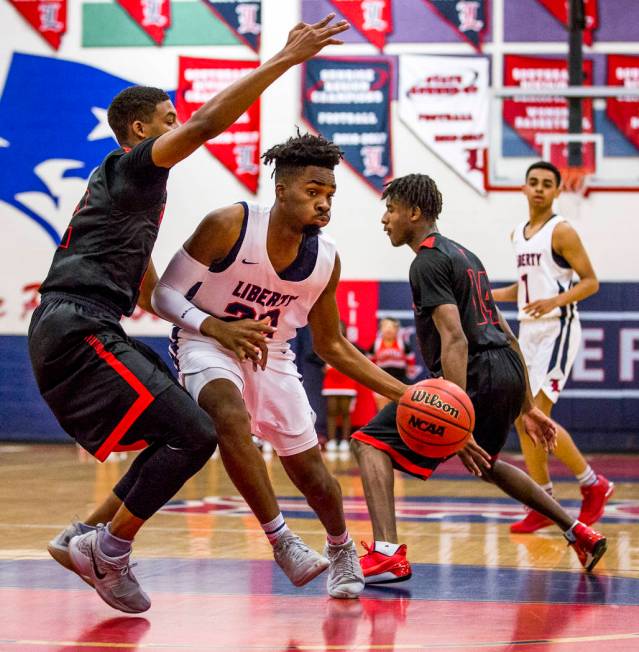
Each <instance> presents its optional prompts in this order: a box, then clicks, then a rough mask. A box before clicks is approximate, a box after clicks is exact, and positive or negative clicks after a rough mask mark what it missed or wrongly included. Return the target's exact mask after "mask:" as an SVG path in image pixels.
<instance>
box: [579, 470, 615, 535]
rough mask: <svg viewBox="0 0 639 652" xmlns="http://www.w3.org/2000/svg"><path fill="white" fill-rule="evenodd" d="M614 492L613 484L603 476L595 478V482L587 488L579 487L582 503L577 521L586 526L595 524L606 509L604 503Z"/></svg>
mask: <svg viewBox="0 0 639 652" xmlns="http://www.w3.org/2000/svg"><path fill="white" fill-rule="evenodd" d="M614 491H615V483H614V482H610V480H608V479H607V478H604V476H603V475H598V476H597V482H595V483H594V484H591V485H589V486H587V487H581V495H582V496H583V501H582V503H581V511H580V512H579V516H578V520H579V521H581V522H582V523H585V524H586V525H592V524H593V523H596V522H597V521H598V520H599V519H600V518H601V517H602V516H603V513H604V509H606V503H607V502H608V500H609V499H610V497H611V496H612V494H613V493H614Z"/></svg>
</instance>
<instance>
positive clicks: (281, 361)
mask: <svg viewBox="0 0 639 652" xmlns="http://www.w3.org/2000/svg"><path fill="white" fill-rule="evenodd" d="M263 158H264V160H265V162H266V163H271V162H274V163H275V195H276V199H275V203H274V205H273V207H272V208H260V207H258V206H255V205H247V204H234V205H233V206H228V207H226V208H222V209H219V210H215V211H213V212H212V213H210V214H209V215H208V216H207V217H206V218H205V219H204V220H203V221H202V223H201V224H200V225H199V227H198V228H197V229H196V231H195V233H194V234H193V235H192V236H191V238H190V239H189V240H188V241H187V242H186V243H185V245H184V248H183V249H181V250H180V251H179V252H178V253H177V254H176V255H175V257H174V258H173V260H172V261H171V263H170V264H169V266H168V268H167V270H166V272H165V273H164V275H163V276H162V278H161V280H160V282H159V284H158V286H157V287H156V290H155V293H154V295H153V300H154V303H153V305H154V307H155V309H156V310H157V312H158V314H160V315H162V316H163V317H165V318H167V319H170V320H172V321H173V322H174V323H175V324H176V328H175V329H174V335H173V342H172V345H171V348H172V350H173V354H174V356H175V358H176V360H177V364H178V366H179V373H180V377H181V380H182V382H183V384H184V386H185V387H186V389H187V390H188V391H189V393H190V394H191V395H192V396H193V398H194V399H195V400H196V401H197V402H198V403H199V405H200V406H201V407H203V408H204V409H205V410H206V411H207V412H208V413H209V415H210V416H211V418H212V419H213V421H214V423H215V426H216V430H217V432H218V437H219V446H220V452H221V456H222V461H223V462H224V465H225V467H226V470H227V471H228V473H229V476H230V477H231V480H232V481H233V482H234V484H235V486H236V487H237V488H238V490H239V491H240V493H241V494H242V496H243V497H244V499H245V500H246V501H247V503H248V504H249V505H250V507H251V509H252V510H253V512H254V514H255V515H256V516H257V518H258V519H259V521H260V523H261V524H262V527H263V529H264V531H265V533H266V535H267V536H268V538H269V541H271V543H272V544H273V546H274V556H275V559H276V561H277V562H278V563H279V564H280V566H281V567H282V569H283V570H284V571H285V572H286V574H287V575H288V576H289V578H290V579H291V581H292V582H293V583H294V584H296V585H298V586H300V585H302V584H305V583H306V582H308V581H309V580H310V579H312V578H313V577H315V576H316V575H317V574H319V573H321V572H322V571H323V570H324V569H325V568H326V567H327V566H328V567H329V574H328V591H329V594H330V595H331V596H333V597H338V598H350V597H356V596H357V595H358V594H359V593H360V592H361V591H362V589H363V587H364V579H363V576H362V572H361V569H360V566H359V562H358V558H357V552H356V549H355V546H354V544H353V542H352V540H351V538H350V536H349V535H348V532H347V530H346V523H345V521H344V513H343V507H342V500H341V489H340V486H339V483H338V482H337V481H336V480H335V478H333V477H332V476H331V475H330V474H329V472H328V470H327V469H326V467H325V466H324V462H323V460H322V457H321V454H320V451H319V447H318V441H317V434H316V432H315V428H314V415H313V412H312V410H311V407H310V405H309V402H308V399H307V397H306V394H305V391H304V388H303V387H302V384H301V382H300V377H299V375H298V373H297V369H296V366H295V363H294V355H293V353H292V352H291V350H290V348H289V344H288V342H289V341H290V340H291V339H292V338H293V337H294V336H295V331H296V329H298V328H301V327H302V326H305V325H306V324H307V323H309V324H310V327H311V330H312V333H313V345H314V349H315V351H316V352H317V353H318V355H319V356H320V357H321V358H322V359H323V360H324V361H325V362H327V363H328V364H330V365H332V366H333V367H335V368H336V369H338V370H340V371H342V372H343V373H346V374H347V375H349V376H351V377H352V378H354V379H355V380H357V381H359V382H361V383H363V384H366V385H368V386H369V387H370V388H371V389H373V390H374V391H376V392H379V393H381V394H384V395H386V396H388V397H389V398H391V399H394V400H398V399H399V397H400V396H401V394H402V392H403V390H404V389H405V388H406V386H405V385H404V384H403V383H401V382H399V381H398V380H396V379H395V378H393V377H392V376H390V375H388V374H386V373H384V372H383V371H382V370H381V369H379V368H378V367H376V366H375V365H374V364H373V363H372V362H371V361H370V360H368V359H367V358H366V356H364V355H363V354H362V353H360V352H359V351H358V350H357V349H356V348H355V347H354V346H353V345H352V344H351V343H350V342H348V340H347V339H346V338H345V337H344V336H343V335H342V334H341V333H340V329H339V314H338V310H337V303H336V300H335V291H336V288H337V284H338V281H339V275H340V262H339V257H338V256H337V254H336V251H335V245H334V243H333V241H332V240H331V239H329V238H328V237H326V236H324V235H323V234H321V233H320V229H321V228H322V227H323V226H326V224H328V222H329V220H330V209H331V201H332V197H333V194H334V193H335V189H336V186H335V176H334V174H333V168H334V167H335V166H336V165H337V164H338V163H339V161H340V160H341V158H342V152H341V151H340V150H339V148H338V147H336V146H335V145H334V144H333V143H330V142H329V141H326V140H325V139H323V138H321V137H316V136H311V135H309V134H305V135H299V134H298V136H297V137H296V138H291V139H289V140H288V141H287V142H286V143H284V144H282V145H277V146H275V147H273V148H271V149H270V150H269V151H268V152H266V154H264V156H263ZM211 315H213V316H211ZM213 338H214V339H213ZM247 341H248V342H252V343H254V345H255V348H254V353H253V354H252V355H249V356H248V358H247V357H246V355H245V351H246V343H247ZM265 342H268V344H265ZM258 364H259V366H261V367H262V371H260V370H258V369H257V368H256V367H257V365H258ZM251 433H253V434H256V435H258V436H259V437H262V438H263V439H266V440H268V441H269V442H270V443H271V444H272V445H273V448H274V449H275V451H276V452H277V453H278V455H279V457H280V459H281V462H282V465H283V466H284V469H285V470H286V472H287V474H288V475H289V477H290V478H291V480H292V481H293V483H294V484H295V485H296V486H297V488H298V489H299V490H300V491H301V492H302V493H303V494H304V496H305V497H306V499H307V501H308V503H309V505H310V506H311V507H312V508H313V509H314V510H315V512H316V513H317V515H318V517H319V519H320V520H321V521H322V524H323V525H324V527H325V528H326V530H327V533H328V536H327V545H326V549H325V555H326V556H327V557H328V561H327V559H325V558H324V557H322V556H320V555H318V554H317V553H316V552H314V551H312V550H310V549H309V548H308V547H307V546H306V545H304V544H303V543H302V541H301V540H300V539H299V537H297V536H295V535H294V534H293V533H292V532H291V531H290V530H289V529H288V528H287V526H286V523H285V522H284V518H283V516H282V514H281V512H280V509H279V506H278V504H277V500H276V498H275V494H274V491H273V488H272V486H271V483H270V480H269V478H268V475H267V471H266V466H265V464H264V460H263V458H262V456H261V455H260V453H259V451H258V450H257V448H256V447H255V446H254V445H253V443H252V440H251ZM329 562H330V566H329Z"/></svg>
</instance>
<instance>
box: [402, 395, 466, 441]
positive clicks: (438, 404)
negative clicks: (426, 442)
mask: <svg viewBox="0 0 639 652" xmlns="http://www.w3.org/2000/svg"><path fill="white" fill-rule="evenodd" d="M410 398H411V400H412V401H414V402H415V403H423V404H424V405H430V406H432V407H434V408H437V409H438V410H441V411H442V412H445V413H446V414H450V415H451V416H452V417H455V419H456V418H457V417H458V416H459V410H458V409H457V408H455V407H453V406H452V405H451V404H450V403H446V402H445V401H442V399H441V398H440V397H439V394H430V393H429V392H425V391H424V390H422V389H416V390H414V391H413V393H412V395H411V397H410ZM437 434H440V433H437Z"/></svg>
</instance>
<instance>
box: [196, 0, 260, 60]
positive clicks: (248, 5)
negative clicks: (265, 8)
mask: <svg viewBox="0 0 639 652" xmlns="http://www.w3.org/2000/svg"><path fill="white" fill-rule="evenodd" d="M203 2H204V4H205V5H206V6H207V7H208V8H209V9H210V10H211V11H212V12H213V13H214V14H215V15H216V16H217V17H218V18H219V19H220V20H221V21H222V22H223V23H224V24H225V25H226V26H227V27H228V28H229V29H230V30H231V31H232V32H233V34H235V36H236V37H237V38H238V39H240V41H242V42H244V43H246V45H248V46H249V47H250V48H251V49H253V50H255V52H259V50H260V34H261V32H262V3H261V0H223V1H222V2H215V1H214V0H203Z"/></svg>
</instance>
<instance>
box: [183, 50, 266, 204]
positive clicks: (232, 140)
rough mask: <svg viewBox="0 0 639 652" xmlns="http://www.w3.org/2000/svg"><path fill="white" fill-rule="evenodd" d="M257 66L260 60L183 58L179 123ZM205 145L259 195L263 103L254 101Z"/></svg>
mask: <svg viewBox="0 0 639 652" xmlns="http://www.w3.org/2000/svg"><path fill="white" fill-rule="evenodd" d="M258 65H259V62H257V61H235V60H228V59H198V58H193V57H180V65H179V79H178V89H177V95H176V101H175V107H176V109H177V113H178V117H179V118H180V120H181V121H182V122H186V121H187V120H188V119H189V118H190V117H191V115H192V114H193V112H194V111H196V110H197V109H199V108H200V107H201V106H202V104H204V103H205V102H208V100H210V99H211V98H212V97H214V96H215V95H217V94H218V93H219V92H220V91H222V90H224V89H225V88H226V87H227V86H230V85H231V84H232V83H233V82H234V81H236V80H237V79H240V78H241V77H244V76H245V75H247V74H249V73H250V72H251V71H252V70H254V69H255V68H257V67H258ZM204 146H205V147H206V149H208V150H209V152H211V154H213V156H215V157H216V158H217V159H218V160H219V161H220V162H221V163H222V164H223V165H224V166H225V167H226V168H227V169H228V170H230V171H231V172H232V173H233V174H234V175H235V176H236V177H237V179H238V180H239V181H241V182H242V183H243V184H244V185H245V186H246V187H247V188H248V189H249V190H250V191H251V192H252V193H256V192H257V184H258V180H259V170H260V165H259V154H260V101H259V100H257V101H256V102H254V103H253V104H252V105H251V106H250V107H249V108H248V110H247V111H246V112H245V113H243V114H242V115H241V116H240V117H239V118H238V119H237V120H236V121H235V122H234V123H233V124H232V125H231V126H230V127H229V128H228V129H227V130H226V131H225V132H224V133H222V134H220V135H219V136H216V137H215V138H213V139H211V140H209V141H207V142H206V143H205V144H204Z"/></svg>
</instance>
